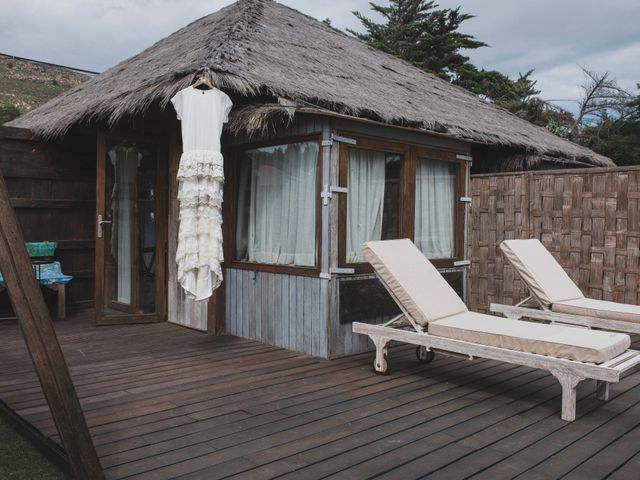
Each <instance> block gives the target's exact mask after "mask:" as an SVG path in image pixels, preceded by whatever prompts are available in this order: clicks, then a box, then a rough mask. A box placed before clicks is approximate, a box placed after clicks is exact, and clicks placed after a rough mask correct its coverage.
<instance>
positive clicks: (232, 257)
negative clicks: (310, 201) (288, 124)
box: [223, 133, 324, 277]
mask: <svg viewBox="0 0 640 480" xmlns="http://www.w3.org/2000/svg"><path fill="white" fill-rule="evenodd" d="M305 142H316V143H317V144H318V147H319V148H318V158H317V160H316V197H315V198H316V212H315V222H316V228H315V238H316V264H315V265H314V266H309V267H306V266H302V265H278V264H271V263H258V262H243V261H242V260H238V259H237V258H236V253H237V252H236V244H237V242H236V240H237V230H236V227H237V223H238V181H239V179H240V167H241V161H242V158H243V155H244V153H245V152H246V151H247V150H255V149H257V148H264V147H275V146H278V145H290V144H294V143H305ZM229 150H230V155H228V158H229V159H230V160H231V161H230V162H226V165H225V167H226V169H227V170H228V174H227V181H226V182H225V193H224V206H223V212H224V215H225V217H224V218H225V224H226V228H225V233H226V235H225V240H226V239H229V240H228V241H226V247H225V249H224V251H225V259H229V260H225V262H224V263H223V266H224V267H225V268H235V269H241V270H253V271H260V272H270V273H284V274H289V275H300V276H313V277H317V276H319V275H320V271H321V267H322V248H321V242H322V202H321V201H320V200H319V199H320V193H321V192H322V166H323V161H324V160H323V155H322V134H321V133H315V134H310V135H300V136H293V137H286V138H279V139H269V140H265V141H261V142H254V143H246V144H241V145H234V146H232V147H231V148H230V149H229Z"/></svg>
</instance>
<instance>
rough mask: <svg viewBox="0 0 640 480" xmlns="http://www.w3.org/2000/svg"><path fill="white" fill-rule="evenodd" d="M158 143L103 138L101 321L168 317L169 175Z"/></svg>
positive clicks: (99, 250)
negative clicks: (165, 279) (166, 190)
mask: <svg viewBox="0 0 640 480" xmlns="http://www.w3.org/2000/svg"><path fill="white" fill-rule="evenodd" d="M159 159H160V155H159V149H158V147H157V145H155V144H154V143H152V142H145V141H138V140H136V141H132V140H124V139H114V138H112V139H109V138H104V137H102V138H100V139H99V142H98V178H97V180H98V183H97V195H98V198H97V207H98V208H97V219H96V237H97V238H96V323H98V324H114V323H141V322H156V321H161V320H163V319H164V309H165V302H164V299H165V294H164V273H165V254H164V247H165V243H166V242H165V229H166V222H165V218H166V215H165V214H164V202H165V195H164V192H165V188H164V186H163V183H164V181H165V177H164V174H163V171H162V168H161V165H162V162H160V161H159Z"/></svg>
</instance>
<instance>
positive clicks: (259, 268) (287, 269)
mask: <svg viewBox="0 0 640 480" xmlns="http://www.w3.org/2000/svg"><path fill="white" fill-rule="evenodd" d="M223 267H224V268H234V269H237V270H251V271H253V272H266V273H281V274H283V275H296V276H300V277H320V269H319V268H318V267H297V266H293V265H272V264H269V263H252V262H240V261H237V260H235V261H233V262H229V263H224V264H223Z"/></svg>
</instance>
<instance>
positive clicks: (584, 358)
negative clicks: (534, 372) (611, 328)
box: [429, 312, 631, 363]
mask: <svg viewBox="0 0 640 480" xmlns="http://www.w3.org/2000/svg"><path fill="white" fill-rule="evenodd" d="M429 333H430V334H432V335H436V336H438V337H446V338H451V339H455V340H463V341H465V342H470V343H476V344H481V345H489V346H492V347H499V348H506V349H509V350H517V351H519V352H529V353H537V354H540V355H547V356H550V357H556V358H566V359H568V360H576V361H579V362H591V363H602V362H606V361H607V360H610V359H612V358H615V357H617V356H618V355H620V354H621V353H623V352H624V351H625V350H627V349H628V348H629V346H630V345H631V339H630V338H629V335H626V334H624V333H613V332H604V331H597V330H589V329H587V328H579V327H570V326H563V325H546V324H542V323H534V322H527V321H523V320H510V319H507V318H502V317H495V316H493V315H484V314H482V313H475V312H463V313H459V314H457V315H454V316H451V317H448V318H443V319H440V320H437V321H434V322H430V323H429Z"/></svg>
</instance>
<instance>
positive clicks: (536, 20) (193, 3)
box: [0, 0, 640, 107]
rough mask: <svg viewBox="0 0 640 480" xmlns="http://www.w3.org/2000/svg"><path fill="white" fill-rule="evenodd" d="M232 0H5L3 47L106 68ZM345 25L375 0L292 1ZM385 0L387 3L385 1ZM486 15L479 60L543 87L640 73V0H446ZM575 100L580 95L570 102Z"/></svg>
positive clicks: (475, 28) (630, 82)
mask: <svg viewBox="0 0 640 480" xmlns="http://www.w3.org/2000/svg"><path fill="white" fill-rule="evenodd" d="M229 3H232V2H231V1H228V0H208V1H203V0H28V1H25V0H2V16H0V52H1V53H7V54H12V55H17V56H23V57H28V58H33V59H37V60H43V61H48V62H52V63H60V64H64V65H69V66H73V67H77V68H84V69H88V70H96V71H102V70H105V69H106V68H108V67H110V66H112V65H114V64H116V63H117V62H119V61H121V60H123V59H125V58H127V57H130V56H131V55H134V54H136V53H138V52H139V51H141V50H142V49H144V48H145V47H147V46H149V45H151V44H152V43H154V42H156V41H157V40H159V39H160V38H162V37H164V36H166V35H168V34H170V33H172V32H174V31H175V30H177V29H178V28H180V27H182V26H184V25H186V24H187V23H189V22H191V21H193V20H195V19H197V18H200V17H202V16H204V15H207V14H209V13H211V12H214V11H215V10H218V9H219V8H220V7H222V6H225V5H228V4H229ZM282 3H285V4H287V5H289V6H291V7H294V8H297V9H298V10H301V11H302V12H304V13H307V14H309V15H312V16H314V17H316V18H318V19H324V18H327V17H329V18H330V19H331V21H332V24H333V25H334V26H335V27H337V28H340V29H345V28H351V29H356V30H358V29H360V25H359V23H358V21H357V19H355V17H354V16H353V15H352V14H351V12H352V11H353V10H359V11H361V12H369V3H368V1H367V0H317V1H316V0H312V1H309V0H283V1H282ZM375 3H386V0H380V1H378V2H375ZM438 3H439V4H440V5H441V6H442V7H456V6H458V5H460V6H461V7H462V11H464V12H468V13H472V14H474V15H476V18H474V19H472V20H468V21H467V22H465V23H464V24H463V27H462V29H461V30H462V31H463V32H465V33H469V34H472V35H474V36H475V37H476V38H478V39H479V40H482V41H484V42H486V43H488V44H489V45H491V46H490V47H486V48H482V49H479V50H476V51H471V52H468V55H469V56H470V57H471V59H472V62H473V63H474V64H475V65H477V66H478V67H484V68H487V69H496V70H499V71H501V72H503V73H507V74H509V75H510V76H512V77H515V76H517V74H518V72H525V71H527V70H529V69H531V68H535V73H534V78H535V79H536V80H538V87H539V89H540V90H542V94H541V96H542V97H543V98H545V99H548V100H549V99H575V98H577V97H578V96H579V85H580V83H581V82H582V74H581V72H580V67H579V66H580V65H584V66H588V67H589V68H591V69H593V70H596V71H609V72H611V73H612V74H613V75H614V76H615V77H616V78H617V79H618V82H619V83H620V85H621V86H623V87H625V88H629V89H633V90H634V91H636V90H635V85H636V83H638V82H640V61H639V59H640V1H638V0H606V1H602V0H536V1H525V0H511V1H507V0H440V1H439V2H438ZM562 103H563V104H564V105H565V106H567V107H569V106H570V105H571V104H567V103H564V102H562Z"/></svg>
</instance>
